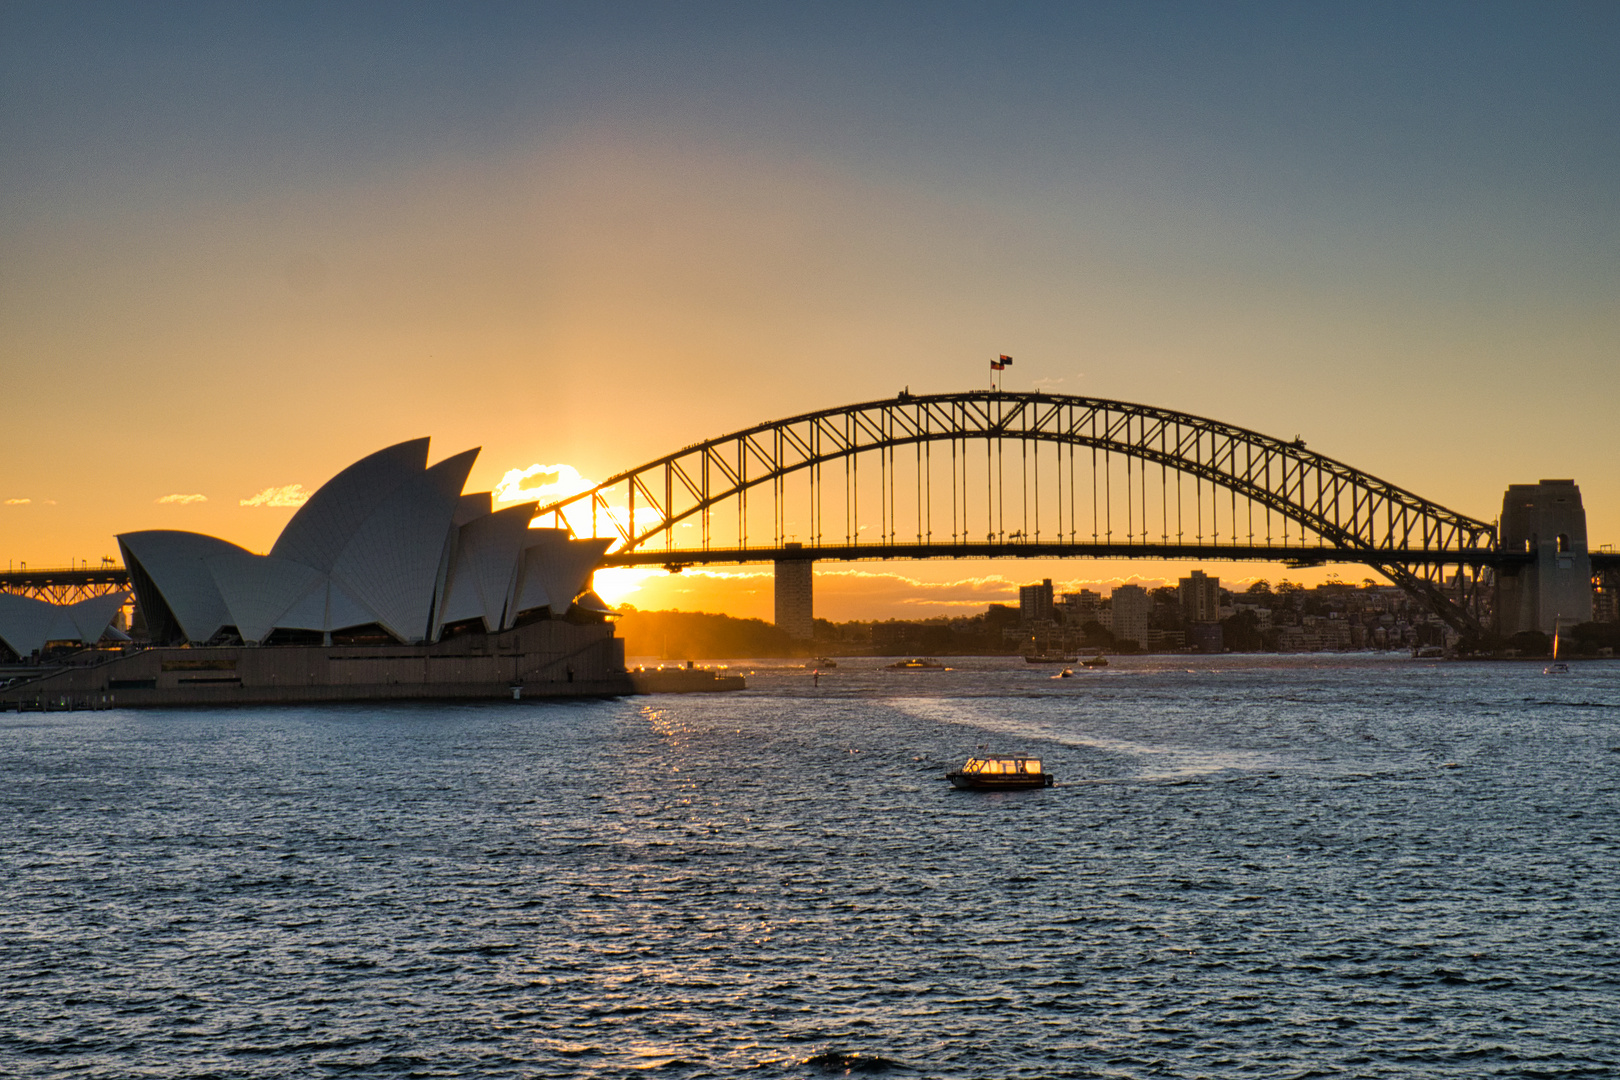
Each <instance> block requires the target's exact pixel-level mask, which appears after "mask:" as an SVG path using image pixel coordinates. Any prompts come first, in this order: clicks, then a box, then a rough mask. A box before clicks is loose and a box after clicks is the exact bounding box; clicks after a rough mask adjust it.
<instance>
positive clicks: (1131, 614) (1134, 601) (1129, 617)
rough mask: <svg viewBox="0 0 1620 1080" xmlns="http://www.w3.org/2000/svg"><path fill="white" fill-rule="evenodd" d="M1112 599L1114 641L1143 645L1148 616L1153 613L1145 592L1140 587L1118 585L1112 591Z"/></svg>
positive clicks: (1145, 639) (1150, 602)
mask: <svg viewBox="0 0 1620 1080" xmlns="http://www.w3.org/2000/svg"><path fill="white" fill-rule="evenodd" d="M1112 599H1113V609H1114V622H1113V631H1114V640H1115V641H1134V642H1136V643H1137V644H1138V645H1145V644H1146V643H1147V632H1148V616H1149V615H1150V614H1151V613H1152V611H1153V601H1152V599H1151V598H1150V597H1149V596H1148V592H1147V590H1146V589H1144V588H1142V586H1140V585H1120V586H1117V587H1116V588H1115V589H1114V593H1113V598H1112Z"/></svg>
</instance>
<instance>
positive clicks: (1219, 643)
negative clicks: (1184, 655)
mask: <svg viewBox="0 0 1620 1080" xmlns="http://www.w3.org/2000/svg"><path fill="white" fill-rule="evenodd" d="M1187 643H1188V644H1189V645H1191V646H1192V647H1193V648H1194V649H1197V650H1198V651H1199V652H1201V653H1222V652H1225V651H1226V632H1225V631H1224V630H1222V629H1221V624H1220V623H1218V622H1199V623H1193V624H1192V626H1190V627H1189V628H1188V629H1187Z"/></svg>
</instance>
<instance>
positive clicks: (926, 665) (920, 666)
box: [888, 656, 945, 671]
mask: <svg viewBox="0 0 1620 1080" xmlns="http://www.w3.org/2000/svg"><path fill="white" fill-rule="evenodd" d="M888 668H889V670H890V671H943V670H945V665H944V664H942V663H940V662H939V661H938V660H930V659H928V658H927V657H922V656H919V657H917V659H915V660H901V661H900V662H898V663H894V664H890V665H888Z"/></svg>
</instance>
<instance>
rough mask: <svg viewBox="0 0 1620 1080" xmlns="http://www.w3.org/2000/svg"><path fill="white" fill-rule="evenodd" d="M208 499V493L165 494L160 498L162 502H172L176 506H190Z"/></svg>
mask: <svg viewBox="0 0 1620 1080" xmlns="http://www.w3.org/2000/svg"><path fill="white" fill-rule="evenodd" d="M207 501H208V496H206V495H165V496H163V497H162V498H161V499H159V500H158V502H160V503H172V504H173V505H175V506H190V505H191V504H192V503H200V502H207Z"/></svg>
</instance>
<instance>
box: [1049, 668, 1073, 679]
mask: <svg viewBox="0 0 1620 1080" xmlns="http://www.w3.org/2000/svg"><path fill="white" fill-rule="evenodd" d="M1052 678H1054V679H1072V678H1074V668H1067V667H1066V668H1064V669H1063V670H1062V671H1060V672H1058V673H1057V674H1056V675H1054V676H1052Z"/></svg>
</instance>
